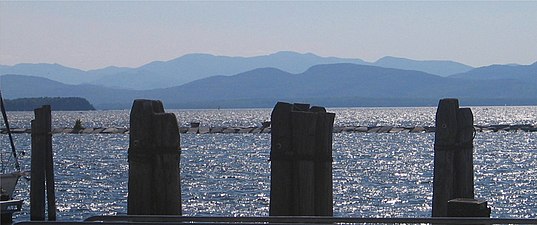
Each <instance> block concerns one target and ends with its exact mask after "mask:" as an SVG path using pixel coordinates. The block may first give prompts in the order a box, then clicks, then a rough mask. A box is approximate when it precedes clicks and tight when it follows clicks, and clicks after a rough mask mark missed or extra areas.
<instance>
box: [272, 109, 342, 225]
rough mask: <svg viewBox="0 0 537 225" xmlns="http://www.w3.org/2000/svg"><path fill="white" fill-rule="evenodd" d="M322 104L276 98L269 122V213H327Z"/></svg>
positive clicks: (327, 139) (328, 138) (327, 134)
mask: <svg viewBox="0 0 537 225" xmlns="http://www.w3.org/2000/svg"><path fill="white" fill-rule="evenodd" d="M334 117H335V114H333V113H326V110H325V109H324V108H322V107H312V108H311V109H310V107H309V105H307V104H294V105H292V104H289V103H283V102H278V103H277V104H276V106H275V107H274V110H273V111H272V118H271V120H272V121H271V126H272V130H271V133H272V138H271V145H272V147H271V193H270V198H271V200H270V209H269V211H270V212H269V214H270V215H271V216H306V215H316V216H331V215H332V214H333V202H332V201H333V196H332V132H331V131H332V127H333V122H334Z"/></svg>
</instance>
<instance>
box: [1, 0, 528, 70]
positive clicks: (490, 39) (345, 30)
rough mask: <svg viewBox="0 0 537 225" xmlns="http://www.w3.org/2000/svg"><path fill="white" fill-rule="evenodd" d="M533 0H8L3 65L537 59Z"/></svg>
mask: <svg viewBox="0 0 537 225" xmlns="http://www.w3.org/2000/svg"><path fill="white" fill-rule="evenodd" d="M536 12H537V1H533V2H532V1H530V2H513V1H507V2H497V1H495V2H460V1H455V2H360V1H358V2H357V1H351V2H349V1H347V2H332V1H330V2H303V1H299V2H287V1H284V2H273V1H271V2H258V1H255V2H251V1H249V2H189V1H187V2H176V1H171V2H155V1H149V2H139V1H116V2H103V1H98V2H96V1H91V2H11V1H0V64H2V65H13V64H17V63H23V62H29V63H59V64H62V65H65V66H70V67H76V68H81V69H96V68H102V67H106V66H111V65H115V66H128V67H137V66H141V65H143V64H145V63H148V62H151V61H154V60H170V59H173V58H176V57H179V56H182V55H184V54H188V53H211V54H215V55H229V56H254V55H265V54H270V53H274V52H277V51H282V50H290V51H297V52H302V53H306V52H311V53H314V54H318V55H321V56H337V57H348V58H360V59H363V60H366V61H375V60H377V59H378V58H381V57H383V56H387V55H390V56H399V57H406V58H412V59H447V60H455V61H458V62H462V63H465V64H468V65H472V66H483V65H490V64H495V63H499V64H507V63H519V64H530V63H533V62H535V61H537V13H536Z"/></svg>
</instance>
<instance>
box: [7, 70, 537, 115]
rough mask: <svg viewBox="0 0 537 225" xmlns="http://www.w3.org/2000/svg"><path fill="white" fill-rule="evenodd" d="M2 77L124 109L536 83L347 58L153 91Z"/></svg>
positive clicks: (424, 93) (513, 89) (502, 89)
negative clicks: (141, 101)
mask: <svg viewBox="0 0 537 225" xmlns="http://www.w3.org/2000/svg"><path fill="white" fill-rule="evenodd" d="M513 68H517V67H513ZM530 68H533V67H530ZM535 71H537V68H535ZM0 78H1V80H2V82H1V83H2V84H3V86H2V89H3V90H2V93H3V94H4V95H5V96H6V97H8V98H16V97H62V96H64V97H67V96H77V97H84V98H86V99H88V100H89V101H90V102H91V103H92V104H93V105H94V106H95V107H96V108H98V109H125V108H129V107H130V105H131V103H132V101H133V100H134V99H137V98H149V99H159V100H162V101H163V102H165V103H166V104H167V105H169V106H171V107H177V108H218V107H272V106H273V104H275V102H277V101H293V102H299V101H307V102H311V103H312V104H315V103H319V104H321V103H322V104H323V105H326V106H428V105H434V104H436V103H437V101H438V99H440V98H447V97H453V98H459V99H461V100H462V99H466V100H467V101H469V102H470V103H472V104H480V105H482V104H494V105H506V104H507V105H512V104H518V105H520V104H522V105H528V104H530V105H531V104H535V105H537V98H536V97H535V96H537V88H535V85H533V84H532V83H530V82H527V81H525V80H523V79H522V80H517V79H511V80H494V79H490V80H475V79H473V80H472V79H464V78H454V77H441V76H438V75H433V74H428V73H425V72H420V71H414V70H401V69H393V68H383V67H377V66H370V65H358V64H352V63H338V64H322V65H315V66H312V67H310V68H309V69H308V70H306V71H304V72H302V73H295V74H293V73H289V72H286V71H283V70H281V69H277V68H270V67H266V68H257V69H254V70H250V71H246V72H243V73H238V74H235V75H231V76H225V75H217V76H211V77H207V78H203V79H199V80H196V81H192V82H189V83H186V84H183V85H179V86H175V87H169V88H158V89H152V90H125V89H117V88H107V87H101V86H96V85H90V84H80V85H68V84H62V83H60V82H55V81H52V80H47V79H45V78H37V77H31V76H20V75H3V76H1V77H0Z"/></svg>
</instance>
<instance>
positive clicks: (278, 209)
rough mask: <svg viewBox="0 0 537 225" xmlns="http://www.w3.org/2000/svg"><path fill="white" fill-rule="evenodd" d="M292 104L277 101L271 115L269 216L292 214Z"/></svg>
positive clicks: (293, 203)
mask: <svg viewBox="0 0 537 225" xmlns="http://www.w3.org/2000/svg"><path fill="white" fill-rule="evenodd" d="M292 110H293V105H291V104H289V103H283V102H278V103H277V104H276V106H275V107H274V109H273V110H272V115H271V140H270V144H271V151H270V161H271V163H270V173H271V183H270V205H269V214H270V215H271V216H283V215H290V214H291V213H293V214H294V212H293V209H294V208H295V206H294V205H295V204H296V203H295V202H293V201H291V196H292V192H291V191H290V189H291V188H292V187H293V178H294V174H293V164H294V163H293V161H292V160H291V159H292V158H293V157H294V152H293V149H292V147H291V132H292V130H291V111H292Z"/></svg>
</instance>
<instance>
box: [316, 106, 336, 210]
mask: <svg viewBox="0 0 537 225" xmlns="http://www.w3.org/2000/svg"><path fill="white" fill-rule="evenodd" d="M310 111H312V112H315V114H316V115H317V127H316V129H317V130H316V131H317V132H315V154H316V166H315V181H316V184H315V193H317V194H319V195H320V197H316V198H315V212H316V214H315V215H316V216H333V209H334V201H333V180H332V134H333V129H334V119H335V114H333V113H326V109H325V108H323V107H311V109H310Z"/></svg>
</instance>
